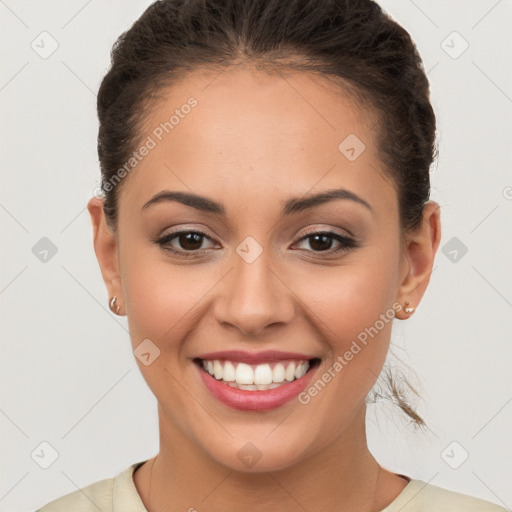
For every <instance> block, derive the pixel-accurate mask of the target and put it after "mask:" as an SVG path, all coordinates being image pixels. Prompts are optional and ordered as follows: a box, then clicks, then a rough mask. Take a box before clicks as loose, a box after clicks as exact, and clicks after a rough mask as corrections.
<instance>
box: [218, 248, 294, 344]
mask: <svg viewBox="0 0 512 512" xmlns="http://www.w3.org/2000/svg"><path fill="white" fill-rule="evenodd" d="M269 260H270V258H268V257H267V255H266V251H263V253H262V254H261V255H260V256H259V257H258V258H257V259H256V260H255V261H252V262H248V261H245V260H244V259H243V258H242V257H240V256H239V255H238V254H235V255H234V268H232V270H231V271H230V272H228V275H227V276H226V278H225V279H224V280H223V282H222V284H221V288H220V289H219V292H218V293H219V295H218V296H217V300H216V301H215V306H214V314H215V318H216V319H217V321H218V322H219V323H220V324H223V325H224V326H226V325H230V326H235V327H236V328H237V329H238V330H240V332H241V333H242V334H243V335H244V336H258V335H261V333H262V332H264V330H265V328H267V327H269V326H272V325H273V326H275V325H278V324H281V325H285V324H287V323H289V322H290V321H291V319H292V318H293V316H294V314H295V305H294V300H293V297H294V295H293V292H292V291H291V290H290V288H289V286H287V284H286V283H285V282H284V281H283V280H282V279H281V277H280V276H279V272H278V271H276V270H274V269H272V268H271V267H272V262H271V261H269Z"/></svg>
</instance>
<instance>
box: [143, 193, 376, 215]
mask: <svg viewBox="0 0 512 512" xmlns="http://www.w3.org/2000/svg"><path fill="white" fill-rule="evenodd" d="M335 199H344V200H349V201H354V202H356V203H358V204H361V205H363V206H364V207H365V208H367V209H368V210H370V211H371V212H373V208H372V207H371V206H370V204H369V203H368V202H366V201H365V200H364V199H362V198H361V197H359V196H358V195H356V194H354V193H353V192H350V190H347V189H344V188H338V189H333V190H326V191H325V192H321V193H319V194H314V195H310V196H306V197H304V196H302V197H294V198H291V199H288V200H286V201H284V203H283V209H282V212H281V214H282V215H283V216H284V215H291V214H294V213H299V212H302V211H304V210H308V209H310V208H315V207H317V206H320V205H322V204H325V203H328V202H331V201H334V200H335ZM166 201H175V202H178V203H181V204H184V205H186V206H191V207H192V208H195V209H196V210H200V211H202V212H207V213H213V214H216V215H221V216H223V217H225V216H226V210H225V208H224V206H223V205H222V204H221V203H218V202H216V201H214V200H212V199H209V198H207V197H204V196H199V195H197V194H193V193H190V192H176V191H171V190H162V191H161V192H158V194H156V195H155V196H153V197H152V198H151V199H150V200H149V201H148V202H147V203H145V204H144V206H143V207H142V211H144V210H145V209H147V208H149V207H150V206H151V205H154V204H157V203H162V202H166Z"/></svg>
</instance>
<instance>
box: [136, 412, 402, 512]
mask: <svg viewBox="0 0 512 512" xmlns="http://www.w3.org/2000/svg"><path fill="white" fill-rule="evenodd" d="M365 413H366V407H365V405H364V404H363V405H362V406H361V408H360V409H359V410H358V412H357V413H356V414H355V415H354V417H353V419H352V421H351V423H350V425H349V426H348V427H347V428H346V429H345V430H344V431H343V432H342V433H341V434H340V435H339V436H338V437H337V438H336V439H334V441H332V442H331V443H329V444H328V445H326V446H325V447H324V448H323V449H321V450H319V451H317V452H315V454H314V455H312V456H309V457H305V458H304V459H302V460H301V461H300V462H299V463H297V464H295V465H293V466H291V467H288V468H286V469H282V470H279V471H273V472H259V473H255V472H251V473H248V472H240V471H235V470H232V469H230V468H227V467H225V466H223V465H221V464H218V463H217V462H216V461H214V460H212V459H211V458H210V457H209V456H208V455H207V454H205V453H204V451H203V450H201V449H200V447H198V446H197V445H196V444H195V443H193V442H192V441H191V440H190V439H189V438H188V437H187V436H186V435H184V434H183V433H182V432H181V431H180V430H179V428H177V426H176V425H175V424H174V423H173V422H171V421H170V419H169V418H168V417H166V416H165V415H164V414H163V413H162V411H159V419H160V452H159V453H158V455H157V457H156V459H155V460H153V461H149V462H148V463H146V464H144V465H143V466H142V467H141V468H140V470H139V471H137V472H136V473H135V474H134V481H135V485H136V487H137V490H138V492H139V494H140V496H141V499H142V501H143V503H144V505H145V507H146V508H147V509H148V511H149V512H160V511H163V510H166V511H170V510H194V508H196V509H197V510H201V509H204V508H207V509H208V510H209V511H211V512H220V511H223V512H230V511H238V510H241V509H244V510H259V509H264V510H266V511H268V512H288V511H292V510H293V511H295V510H297V509H298V508H302V509H305V510H318V509H321V510H323V511H335V510H336V511H338V512H340V511H348V510H358V511H361V512H365V511H367V512H375V511H379V510H382V509H383V508H385V507H386V506H387V505H388V504H389V503H390V502H391V501H393V499H394V498H395V497H396V496H397V495H398V494H399V493H400V492H401V490H402V489H403V488H404V487H405V485H406V484H407V482H406V481H405V480H403V479H400V478H399V477H397V476H396V475H394V474H393V473H390V472H388V471H386V470H384V469H383V468H381V467H380V466H379V464H378V463H377V461H376V460H375V459H374V457H373V455H372V454H371V453H370V451H369V450H368V446H367V440H366V431H365ZM169 505H171V507H172V508H169ZM319 505H320V506H319Z"/></svg>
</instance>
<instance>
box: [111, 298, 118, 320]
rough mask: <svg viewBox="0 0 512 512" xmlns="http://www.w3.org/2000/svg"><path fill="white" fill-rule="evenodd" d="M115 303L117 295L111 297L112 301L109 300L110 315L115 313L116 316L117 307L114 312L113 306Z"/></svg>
mask: <svg viewBox="0 0 512 512" xmlns="http://www.w3.org/2000/svg"><path fill="white" fill-rule="evenodd" d="M116 301H117V295H115V296H114V297H112V299H111V300H110V310H111V311H112V313H115V314H116V315H118V314H119V306H117V307H116V310H115V311H114V305H115V303H116Z"/></svg>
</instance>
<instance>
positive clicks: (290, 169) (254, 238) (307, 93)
mask: <svg viewBox="0 0 512 512" xmlns="http://www.w3.org/2000/svg"><path fill="white" fill-rule="evenodd" d="M190 98H193V99H190ZM187 105H188V106H187ZM173 114H174V117H173V118H172V120H171V121H170V122H169V119H170V118H171V116H172V115H173ZM165 123H167V125H166V124H165ZM374 137H375V134H374V132H373V131H372V122H371V120H370V117H369V116H368V115H367V114H365V113H364V112H363V111H362V110H359V109H358V108H357V107H356V104H355V103H354V102H353V101H352V100H350V99H349V98H348V97H347V96H345V95H342V94H340V91H339V90H337V89H335V88H334V86H333V85H330V84H328V83H327V82H324V81H322V80H321V79H319V78H318V77H312V76H310V75H308V74H305V73H291V74H288V75H286V76H283V77H282V78H281V77H278V76H277V75H268V74H266V73H264V72H256V71H254V70H243V69H238V70H231V69H228V70H226V71H224V72H223V73H221V74H214V73H210V74H207V73H203V74H199V73H194V74H192V75H189V76H188V77H186V79H184V80H183V81H181V82H180V83H179V84H178V85H175V86H173V87H172V88H171V89H168V90H167V91H166V93H165V95H164V97H163V98H162V100H161V101H160V103H159V104H158V108H156V109H153V110H152V111H151V114H150V115H149V117H148V119H147V120H146V122H145V129H144V131H143V133H142V137H141V140H142V142H143V144H145V145H146V147H147V148H148V149H147V150H142V151H139V156H141V155H142V154H143V153H144V154H145V156H141V158H140V161H139V162H138V163H137V165H136V166H135V168H134V169H133V170H132V171H131V173H130V174H129V175H128V176H127V177H126V178H125V180H126V181H125V182H124V183H123V185H122V188H120V195H119V203H118V204H119V217H118V236H117V238H116V239H115V240H116V245H115V249H114V250H115V254H116V257H115V259H116V260H117V262H116V263H114V264H113V267H112V269H113V270H112V273H111V274H108V271H107V270H106V269H105V266H104V268H102V271H103V273H104V277H105V279H106V281H108V282H109V284H110V285H111V286H112V288H110V291H112V293H111V295H117V296H118V304H121V305H122V310H123V312H125V313H126V315H127V317H128V322H129V330H130V336H131V340H132V345H133V349H134V350H135V354H136V355H137V362H138V364H139V367H140V370H141V372H142V374H143V376H144V378H145V380H146V382H147V384H148V385H149V387H150V388H151V390H152V392H153V393H154V395H155V396H156V398H157V400H158V403H159V414H160V428H161V436H164V438H165V436H166V435H168V436H172V439H174V440H175V442H177V439H181V441H180V442H183V443H185V444H186V445H188V446H189V447H190V449H193V450H197V451H198V453H203V454H206V455H208V456H209V457H211V459H213V460H214V461H216V462H218V463H221V464H223V465H225V466H228V467H230V468H236V469H238V470H241V471H249V470H251V469H252V467H253V466H254V470H255V471H267V470H277V469H282V468H286V467H289V466H291V465H292V464H295V463H297V462H299V461H301V460H303V459H304V458H305V457H308V456H310V455H312V454H315V453H317V452H319V451H320V450H322V449H327V448H328V447H329V446H332V443H335V442H337V441H338V440H340V438H341V436H342V435H346V436H349V435H352V434H350V432H352V431H354V432H355V430H356V429H357V431H358V432H361V429H362V428H363V423H361V421H360V420H362V418H364V403H365V397H366V395H367V394H368V392H369V391H370V390H371V388H372V386H373V384H374V382H375V380H376V379H377V377H378V375H379V373H380V371H381V368H382V365H383V363H384V360H385V357H386V353H387V350H388V345H389V340H390V334H391V325H392V324H391V318H392V316H393V313H394V312H395V311H396V310H398V309H399V308H400V306H398V304H397V302H402V303H403V300H404V299H406V300H407V299H408V297H404V296H403V291H404V282H405V280H406V279H407V274H408V272H409V269H410V266H409V262H408V258H407V255H406V253H405V250H404V248H403V247H404V246H403V245H402V243H401V238H400V230H399V215H398V198H397V193H396V190H395V187H394V184H393V182H392V181H391V180H390V179H389V177H388V176H387V175H384V174H383V173H382V171H381V170H380V169H379V166H380V162H379V159H378V156H377V154H376V146H375V138H374ZM334 190H337V191H339V192H338V193H337V194H333V195H332V198H331V200H325V197H324V198H323V199H322V197H321V198H320V199H321V200H318V201H308V198H311V197H312V196H316V195H317V194H323V193H325V192H328V191H334ZM163 191H169V192H173V193H175V192H180V193H181V194H182V196H181V197H182V199H183V200H182V201H179V200H169V199H165V198H164V199H160V200H159V201H154V202H152V203H151V200H152V198H154V197H155V196H156V195H157V194H161V193H162V192H163ZM189 196H190V197H189ZM148 202H149V204H148ZM177 231H180V232H183V233H182V234H181V236H180V235H178V236H175V237H174V238H171V237H170V235H171V234H172V233H175V232H177ZM326 232H331V234H329V235H325V233H326ZM187 233H188V236H187ZM197 233H200V234H197ZM315 233H320V236H316V237H315V236H313V235H314V234H315ZM322 233H323V234H324V235H323V236H322ZM307 235H309V238H308V237H307ZM337 236H339V237H341V238H340V239H339V240H338V239H337V238H336V237H337ZM164 238H166V240H164V241H163V242H162V243H161V244H160V243H158V242H157V240H162V239H164ZM117 265H118V266H117ZM116 271H118V273H119V275H118V276H117V274H116ZM107 274H108V275H107ZM414 305H417V304H414ZM148 340H150V341H148ZM141 343H142V345H140V344H141ZM139 345H140V347H139ZM226 351H236V353H230V354H227V353H226ZM269 351H270V352H269ZM218 352H219V353H220V352H224V353H222V354H215V353H218ZM265 352H267V353H265ZM290 353H291V354H290ZM252 356H254V357H252ZM198 358H200V359H202V360H205V361H207V360H210V361H212V362H211V363H210V368H213V370H212V371H213V372H214V373H215V372H216V375H217V377H220V375H221V372H222V376H223V377H224V376H225V377H226V381H230V379H233V378H235V379H236V380H237V381H239V382H250V381H251V378H252V379H254V376H255V375H256V377H257V382H260V383H263V384H260V388H261V389H256V390H254V389H253V390H251V389H245V390H244V389H242V390H237V389H235V388H233V387H232V385H234V383H233V381H232V380H231V384H232V385H230V384H228V383H225V382H220V381H217V379H216V378H215V376H210V375H209V374H207V373H206V372H205V370H203V369H202V361H201V360H200V359H198ZM313 359H314V360H316V361H317V363H314V364H313V362H311V363H309V364H310V370H309V371H308V372H307V373H306V374H305V375H304V376H302V377H301V378H298V379H296V380H295V381H293V382H289V381H288V379H287V377H288V378H290V379H291V378H295V375H293V373H294V370H293V368H292V369H290V365H291V364H293V363H296V366H299V362H300V361H302V360H313ZM214 360H218V361H219V363H214V362H213V361H214ZM242 363H243V364H242ZM240 364H242V366H240V369H239V368H237V367H238V366H239V365H240ZM205 365H206V366H208V363H207V362H206V363H205ZM267 365H268V366H267ZM279 365H281V366H279ZM276 367H277V369H276ZM306 368H307V366H305V365H304V364H303V365H301V366H300V367H299V368H298V369H296V371H297V375H299V377H300V375H301V374H302V373H301V369H302V372H303V371H304V370H305V369H306ZM283 373H285V377H284V381H282V380H283ZM286 376H287V377H286ZM244 379H247V380H244ZM269 379H272V382H273V384H270V386H271V389H265V386H267V387H268V386H269V384H268V382H269ZM279 381H282V382H279ZM315 383H316V386H315ZM315 390H316V391H315ZM356 419H357V421H356ZM356 422H357V427H355V424H356ZM248 443H249V444H248ZM251 461H252V462H251Z"/></svg>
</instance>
